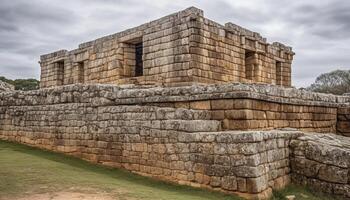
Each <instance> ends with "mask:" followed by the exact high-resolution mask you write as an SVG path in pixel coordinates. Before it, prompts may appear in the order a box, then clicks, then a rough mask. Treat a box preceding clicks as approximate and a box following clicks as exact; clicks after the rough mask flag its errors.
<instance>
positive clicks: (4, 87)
mask: <svg viewBox="0 0 350 200" xmlns="http://www.w3.org/2000/svg"><path fill="white" fill-rule="evenodd" d="M14 89H15V86H13V85H11V84H8V83H5V82H3V81H0V92H8V91H12V90H14Z"/></svg>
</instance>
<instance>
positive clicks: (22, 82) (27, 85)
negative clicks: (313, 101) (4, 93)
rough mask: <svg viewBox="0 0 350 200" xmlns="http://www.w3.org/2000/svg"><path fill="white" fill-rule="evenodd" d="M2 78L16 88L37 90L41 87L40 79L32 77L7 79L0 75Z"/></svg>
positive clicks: (0, 78)
mask: <svg viewBox="0 0 350 200" xmlns="http://www.w3.org/2000/svg"><path fill="white" fill-rule="evenodd" d="M0 80H1V81H3V82H5V83H9V84H11V85H14V86H15V90H36V89H39V83H40V81H38V80H36V79H33V78H30V79H15V80H11V79H7V78H5V77H4V76H0Z"/></svg>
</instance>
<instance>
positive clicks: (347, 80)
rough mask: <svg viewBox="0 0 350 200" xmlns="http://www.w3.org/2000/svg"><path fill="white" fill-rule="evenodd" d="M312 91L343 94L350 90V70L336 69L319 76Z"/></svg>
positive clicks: (311, 88) (309, 88)
mask: <svg viewBox="0 0 350 200" xmlns="http://www.w3.org/2000/svg"><path fill="white" fill-rule="evenodd" d="M307 89H308V90H310V91H314V92H322V93H330V94H336V95H342V94H344V93H349V92H350V70H335V71H331V72H329V73H324V74H321V75H320V76H318V77H317V78H316V80H315V83H313V84H311V86H310V87H308V88H307Z"/></svg>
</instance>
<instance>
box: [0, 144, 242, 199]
mask: <svg viewBox="0 0 350 200" xmlns="http://www.w3.org/2000/svg"><path fill="white" fill-rule="evenodd" d="M72 187H80V188H93V189H97V190H99V191H106V192H108V193H111V194H113V195H116V196H118V199H142V200H147V199H150V200H151V199H152V200H156V199H159V200H161V199H164V200H181V199H194V200H196V199H197V200H202V199H208V200H211V199H212V200H214V199H215V200H217V199H218V200H238V199H240V198H238V197H236V196H232V195H225V194H222V193H219V192H211V191H208V190H203V189H197V188H192V187H188V186H179V185H175V184H171V183H166V182H162V181H156V180H153V179H150V178H147V177H142V176H139V175H135V174H132V173H130V172H127V171H125V170H121V169H112V168H108V167H104V166H100V165H94V164H91V163H88V162H86V161H83V160H80V159H77V158H74V157H71V156H65V155H63V154H59V153H53V152H49V151H44V150H41V149H37V148H32V147H28V146H25V145H21V144H15V143H10V142H5V141H1V140H0V199H1V196H7V197H16V196H23V195H26V194H28V193H30V194H36V193H45V192H52V191H63V190H66V189H69V188H72ZM121 197H122V198H121Z"/></svg>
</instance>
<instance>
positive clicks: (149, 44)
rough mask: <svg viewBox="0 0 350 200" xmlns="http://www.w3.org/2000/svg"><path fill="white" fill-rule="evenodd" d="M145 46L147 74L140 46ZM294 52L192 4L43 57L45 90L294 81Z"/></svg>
mask: <svg viewBox="0 0 350 200" xmlns="http://www.w3.org/2000/svg"><path fill="white" fill-rule="evenodd" d="M137 44H142V65H143V74H142V76H136V74H135V67H136V60H135V52H136V51H135V48H136V45H137ZM293 55H294V53H293V52H292V49H291V48H290V47H287V46H285V45H282V44H280V43H273V44H268V43H267V42H266V39H265V38H262V37H261V36H260V35H259V34H258V33H255V32H252V31H249V30H247V29H244V28H241V27H239V26H237V25H234V24H233V23H227V24H225V26H223V25H220V24H218V23H215V22H213V21H211V20H209V19H206V18H205V17H204V14H203V11H202V10H200V9H198V8H194V7H190V8H188V9H185V10H183V11H180V12H177V13H174V14H171V15H168V16H165V17H163V18H160V19H157V20H154V21H152V22H149V23H146V24H143V25H140V26H138V27H135V28H131V29H128V30H126V31H123V32H119V33H116V34H112V35H109V36H105V37H102V38H99V39H96V40H94V41H90V42H86V43H83V44H80V45H79V48H77V49H75V50H72V51H67V50H60V51H57V52H53V53H49V54H45V55H42V56H41V57H40V66H41V81H40V84H41V85H40V86H41V88H46V87H53V86H60V85H67V84H73V83H86V84H90V83H111V84H112V83H113V84H129V83H133V84H141V85H145V84H152V85H167V86H182V85H191V84H192V83H193V82H196V83H204V84H208V83H224V82H247V83H257V82H261V83H270V84H274V85H283V86H290V85H291V78H290V77H291V73H290V72H291V63H292V59H293Z"/></svg>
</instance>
